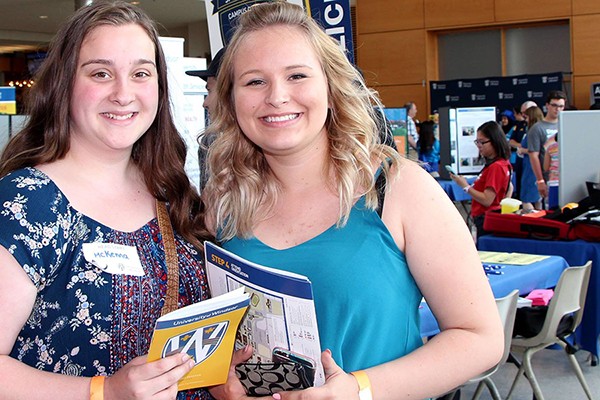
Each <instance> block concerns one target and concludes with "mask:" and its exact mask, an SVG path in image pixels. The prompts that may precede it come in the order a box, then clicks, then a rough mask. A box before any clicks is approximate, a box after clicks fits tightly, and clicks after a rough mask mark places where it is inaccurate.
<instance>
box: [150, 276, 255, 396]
mask: <svg viewBox="0 0 600 400" xmlns="http://www.w3.org/2000/svg"><path fill="white" fill-rule="evenodd" d="M249 301H250V296H249V295H248V294H247V293H245V292H244V289H243V288H240V289H237V290H233V291H231V292H228V293H223V294H222V295H220V296H215V297H213V298H211V299H208V300H204V301H201V302H198V303H194V304H190V305H188V306H185V307H182V308H180V309H178V310H175V311H172V312H170V313H168V314H166V315H163V316H162V317H160V318H159V319H158V320H157V321H156V327H155V328H154V334H153V336H152V342H151V343H150V350H149V352H148V361H154V360H158V359H160V358H162V357H165V356H167V355H170V354H173V353H174V352H177V353H187V354H188V355H189V356H190V357H192V359H193V360H194V362H195V364H196V365H195V366H194V368H193V369H192V370H191V371H190V372H188V373H187V374H186V375H185V376H184V377H183V378H182V379H181V380H180V381H179V383H178V389H179V390H186V389H195V388H199V387H205V386H212V385H219V384H222V383H225V382H226V381H227V374H228V372H229V366H230V364H231V356H232V354H233V347H234V342H235V336H236V332H237V329H238V326H239V324H240V321H241V320H242V317H243V316H244V313H245V312H246V310H247V308H248V304H249Z"/></svg>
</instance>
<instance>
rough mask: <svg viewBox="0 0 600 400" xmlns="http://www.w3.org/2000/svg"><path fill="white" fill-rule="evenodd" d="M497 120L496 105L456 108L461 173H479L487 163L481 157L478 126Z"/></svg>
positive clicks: (457, 158)
mask: <svg viewBox="0 0 600 400" xmlns="http://www.w3.org/2000/svg"><path fill="white" fill-rule="evenodd" d="M495 120H496V107H465V108H457V109H456V161H457V164H458V170H457V172H458V173H459V174H478V173H479V171H481V169H482V168H483V166H484V164H485V159H484V158H483V157H479V148H478V147H477V146H476V145H475V143H474V141H475V140H476V139H477V128H479V127H480V126H481V125H482V124H483V123H485V122H488V121H495Z"/></svg>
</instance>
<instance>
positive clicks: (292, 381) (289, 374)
mask: <svg viewBox="0 0 600 400" xmlns="http://www.w3.org/2000/svg"><path fill="white" fill-rule="evenodd" d="M235 373H236V375H237V377H238V379H239V380H240V382H241V383H242V385H243V386H244V388H245V389H246V393H247V394H248V396H251V397H259V396H269V395H272V394H274V393H277V392H282V391H287V390H301V389H306V388H308V387H310V386H311V385H310V383H309V382H308V381H307V380H306V372H305V371H304V366H303V365H301V364H298V363H295V362H272V363H241V364H238V365H236V366H235Z"/></svg>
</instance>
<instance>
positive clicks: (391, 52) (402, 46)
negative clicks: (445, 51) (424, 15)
mask: <svg viewBox="0 0 600 400" xmlns="http://www.w3.org/2000/svg"><path fill="white" fill-rule="evenodd" d="M356 53H357V59H358V65H359V66H360V68H361V69H362V70H363V72H364V74H365V78H366V79H367V82H368V83H369V84H370V85H371V86H375V85H398V84H414V83H419V84H421V82H422V81H423V80H424V79H426V71H425V64H426V60H425V31H423V30H420V29H419V30H414V31H397V32H390V33H372V34H366V35H358V38H357V50H356Z"/></svg>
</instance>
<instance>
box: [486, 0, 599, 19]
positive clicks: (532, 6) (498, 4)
mask: <svg viewBox="0 0 600 400" xmlns="http://www.w3.org/2000/svg"><path fill="white" fill-rule="evenodd" d="M594 1H597V0H594ZM495 13H496V21H497V22H505V21H535V20H539V19H552V18H564V17H569V16H571V2H570V1H565V0H544V1H543V2H537V1H523V0H495Z"/></svg>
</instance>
